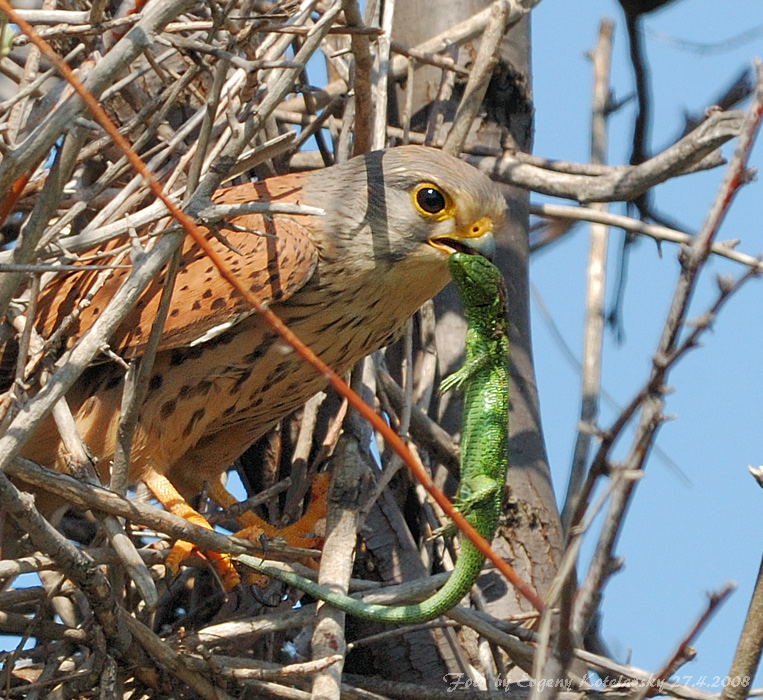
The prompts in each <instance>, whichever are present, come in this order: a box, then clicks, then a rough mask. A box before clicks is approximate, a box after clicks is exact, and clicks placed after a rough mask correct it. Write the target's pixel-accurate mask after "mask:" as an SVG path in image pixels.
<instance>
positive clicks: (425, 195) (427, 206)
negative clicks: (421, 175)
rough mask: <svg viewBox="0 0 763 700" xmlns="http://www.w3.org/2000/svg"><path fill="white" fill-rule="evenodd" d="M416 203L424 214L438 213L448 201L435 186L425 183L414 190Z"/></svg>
mask: <svg viewBox="0 0 763 700" xmlns="http://www.w3.org/2000/svg"><path fill="white" fill-rule="evenodd" d="M416 205H417V206H418V208H419V209H420V210H421V211H422V212H423V213H425V214H440V213H442V212H443V211H444V210H445V208H446V207H447V206H448V202H447V200H446V198H445V195H444V194H443V193H442V192H441V191H440V190H439V189H438V188H437V187H435V186H434V185H431V184H425V185H420V186H419V187H418V188H417V190H416Z"/></svg>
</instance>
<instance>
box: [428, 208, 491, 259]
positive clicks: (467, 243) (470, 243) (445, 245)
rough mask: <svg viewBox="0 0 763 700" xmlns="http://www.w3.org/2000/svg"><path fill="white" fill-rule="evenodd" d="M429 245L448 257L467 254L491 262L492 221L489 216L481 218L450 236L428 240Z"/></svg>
mask: <svg viewBox="0 0 763 700" xmlns="http://www.w3.org/2000/svg"><path fill="white" fill-rule="evenodd" d="M429 245H431V246H433V247H434V248H437V249H438V250H443V251H445V252H446V253H448V255H450V254H451V253H456V252H458V253H468V254H470V255H482V256H483V257H485V258H487V259H488V260H492V259H493V257H494V256H495V239H494V238H493V220H492V219H491V218H490V217H489V216H483V217H482V218H481V219H477V221H474V222H472V223H471V224H469V225H468V226H466V227H464V228H463V229H462V230H460V231H456V232H455V233H454V234H452V235H450V236H442V237H440V238H432V239H430V240H429Z"/></svg>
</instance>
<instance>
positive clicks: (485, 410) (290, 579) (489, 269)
mask: <svg viewBox="0 0 763 700" xmlns="http://www.w3.org/2000/svg"><path fill="white" fill-rule="evenodd" d="M448 267H449V269H450V273H451V276H452V277H453V281H454V282H455V284H456V287H457V288H458V291H459V294H460V296H461V301H462V303H463V305H464V310H465V312H466V316H467V318H468V320H469V327H468V330H467V332H466V359H465V361H464V364H463V366H462V367H461V368H460V369H458V370H456V372H454V373H453V374H452V375H450V376H449V377H447V378H446V379H445V380H444V381H443V382H442V384H441V386H440V388H441V390H442V391H447V390H448V389H451V388H454V387H458V388H462V389H463V391H464V412H463V426H462V431H461V433H462V434H461V484H460V486H459V490H458V495H457V498H456V504H457V505H458V509H459V510H460V511H461V512H462V513H463V514H464V516H465V517H466V519H467V520H468V521H469V522H470V523H471V525H473V526H474V528H475V529H476V530H477V532H479V533H480V535H482V536H483V537H484V538H485V539H486V540H487V541H488V542H489V541H490V540H492V538H493V536H494V534H495V530H496V528H497V527H498V519H499V517H500V514H501V502H502V497H503V490H504V482H505V480H506V470H507V468H508V416H509V378H508V354H509V341H508V337H507V334H506V323H507V321H506V301H505V291H504V286H503V279H502V278H501V273H500V272H499V271H498V269H497V268H496V267H495V266H494V265H493V264H492V263H490V262H489V261H488V260H487V259H486V258H483V257H481V256H478V255H467V254H465V253H453V254H451V256H450V257H449V258H448ZM236 558H237V559H238V560H239V561H241V562H242V563H243V564H245V565H246V566H248V567H250V568H252V569H254V570H255V571H257V572H259V573H261V574H266V575H267V576H271V577H273V578H275V579H278V580H280V581H283V582H284V583H287V584H289V585H290V586H294V587H295V588H299V589H300V590H302V591H305V592H306V593H309V594H310V595H312V596H314V597H316V598H320V599H321V600H324V601H326V602H327V603H329V604H331V605H333V606H334V607H337V608H339V609H340V610H343V611H344V612H346V613H349V614H350V615H354V616H356V617H362V618H365V619H367V620H373V621H376V622H388V623H401V624H402V623H406V624H410V623H415V622H425V621H427V620H433V619H434V618H436V617H438V616H439V615H442V614H443V613H445V612H447V611H448V610H450V609H451V608H452V607H453V606H455V605H456V604H457V603H458V602H459V601H460V600H461V599H462V598H463V597H464V596H465V595H466V594H467V593H468V592H469V590H470V589H471V587H472V586H473V585H474V582H475V581H476V580H477V577H478V576H479V573H480V570H481V569H482V563H483V560H484V557H483V556H482V554H481V553H480V552H479V551H478V550H477V549H476V548H475V547H474V545H473V544H472V543H471V542H470V541H469V540H468V539H466V538H463V541H462V543H461V553H460V555H459V557H458V560H457V562H456V565H455V567H454V569H453V572H452V573H451V575H450V577H449V578H448V580H447V582H446V583H445V585H444V586H443V587H442V588H441V589H440V590H439V591H437V593H435V594H434V595H432V596H431V597H429V598H427V599H426V600H424V601H422V602H421V603H416V604H413V605H399V606H389V605H372V604H368V603H363V602H361V601H359V600H356V599H355V598H351V597H349V596H346V595H343V594H340V593H336V592H334V591H332V590H330V589H329V588H326V587H324V586H321V585H319V584H317V583H315V582H314V581H310V580H309V579H306V578H303V577H302V576H299V575H297V574H294V573H290V572H286V571H282V570H279V569H276V568H274V567H270V566H268V565H267V564H265V563H264V562H263V560H261V559H257V558H254V557H251V556H248V555H245V554H241V555H238V556H237V557H236Z"/></svg>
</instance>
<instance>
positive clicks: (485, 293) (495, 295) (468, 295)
mask: <svg viewBox="0 0 763 700" xmlns="http://www.w3.org/2000/svg"><path fill="white" fill-rule="evenodd" d="M448 269H449V270H450V275H451V277H452V278H453V282H454V283H455V285H456V287H458V293H459V294H460V296H461V299H462V300H463V303H464V306H465V307H466V308H467V309H469V308H470V307H489V306H493V305H495V306H496V309H498V308H500V307H502V306H503V304H504V300H505V296H506V292H505V287H504V283H503V277H502V276H501V273H500V271H499V270H498V268H497V267H496V266H495V265H493V263H491V262H490V261H489V260H488V259H487V258H484V257H483V256H482V255H472V254H469V253H458V252H457V253H452V254H451V255H450V257H448Z"/></svg>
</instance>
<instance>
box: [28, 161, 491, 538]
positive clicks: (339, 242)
mask: <svg viewBox="0 0 763 700" xmlns="http://www.w3.org/2000/svg"><path fill="white" fill-rule="evenodd" d="M257 200H259V201H268V202H274V203H275V202H284V203H295V204H301V205H308V206H310V207H316V208H318V209H320V210H322V211H323V213H322V214H311V215H299V216H297V215H285V214H270V215H263V214H244V215H236V216H234V217H232V218H231V219H230V220H229V221H227V222H224V223H221V224H219V225H218V226H217V227H216V229H214V228H210V230H209V231H208V232H207V234H206V235H207V237H208V239H209V240H210V242H211V243H212V245H213V246H214V247H215V248H216V249H218V250H219V252H220V254H221V255H222V256H223V257H224V258H225V260H226V263H227V264H228V266H229V267H230V268H231V270H232V271H233V272H234V273H235V274H236V275H237V276H239V277H240V279H243V280H245V281H246V283H247V284H248V285H249V288H250V290H251V291H253V292H254V293H255V294H256V295H257V296H258V298H259V299H260V301H261V302H262V303H264V304H267V305H268V306H269V307H270V308H271V309H272V310H273V311H274V312H275V313H276V314H277V315H278V316H279V317H280V318H281V320H282V321H284V322H285V323H286V324H287V325H288V326H289V327H290V328H291V330H293V331H294V332H295V333H296V335H297V336H298V337H299V338H300V339H301V340H302V341H303V342H305V343H307V344H308V345H309V346H310V347H311V348H312V349H313V350H314V351H315V352H316V353H317V354H318V355H319V356H320V357H321V358H322V359H323V360H324V361H325V362H326V363H327V364H328V365H330V366H331V367H332V368H333V369H334V370H336V371H337V372H339V373H344V372H346V371H348V370H349V369H350V368H351V367H352V366H353V365H354V364H355V363H356V362H357V361H358V360H360V359H361V358H363V357H364V356H366V355H368V354H369V353H372V352H374V351H375V350H377V349H379V348H381V347H383V346H385V345H387V344H389V343H390V342H391V341H393V340H394V339H395V337H396V336H397V334H398V333H399V331H400V329H401V327H402V326H403V325H404V324H405V322H406V321H407V319H408V318H409V317H410V316H411V315H412V314H413V313H414V312H415V311H416V310H417V309H418V308H419V307H420V306H421V305H422V304H423V303H424V302H425V301H427V300H428V299H430V298H432V297H433V296H434V295H435V294H437V292H439V291H440V289H442V287H444V286H445V284H446V283H447V282H448V280H449V273H448V267H447V260H448V256H449V255H450V254H451V253H452V252H454V251H467V252H468V251H479V252H483V253H484V252H489V249H493V248H494V245H495V243H494V236H493V234H494V231H495V230H496V229H497V228H499V227H500V226H501V225H502V223H503V220H504V217H505V201H504V198H503V196H502V193H501V190H500V188H499V186H498V185H496V184H495V183H494V182H493V181H492V180H490V178H489V177H488V176H487V175H486V174H484V173H482V172H480V171H479V170H477V169H476V168H474V167H472V166H471V165H469V164H467V163H465V162H464V161H462V160H460V159H458V158H456V157H453V156H450V155H448V154H445V153H443V152H442V151H439V150H437V149H434V148H430V147H424V146H399V147H396V148H389V149H385V150H382V151H373V152H370V153H366V154H363V155H360V156H356V157H353V158H350V159H348V160H347V161H345V162H343V163H340V164H337V165H333V166H330V167H327V168H324V169H321V170H318V171H310V172H297V173H290V174H286V175H279V176H274V177H270V178H265V179H263V180H260V181H257V182H249V183H245V184H240V185H234V186H232V187H227V188H223V189H221V190H219V191H218V192H217V193H216V195H215V196H214V197H213V201H214V202H215V203H216V204H242V203H247V202H252V201H257ZM128 242H129V241H128V239H127V238H125V239H124V240H117V241H116V242H113V241H112V242H110V243H109V244H108V245H109V246H112V248H111V249H112V250H117V249H118V248H119V247H120V246H122V247H124V245H125V244H126V243H128ZM101 255H103V250H101ZM81 257H82V258H83V259H84V258H86V256H85V255H83V256H81ZM108 261H109V257H108V256H107V257H106V258H105V259H103V258H102V259H101V260H100V262H108ZM128 272H129V270H125V269H116V270H112V273H111V275H110V277H109V278H108V279H107V280H106V281H105V283H104V282H103V278H102V277H100V278H99V277H98V274H99V273H96V272H92V271H89V270H88V271H83V272H76V273H71V274H67V275H66V276H64V277H62V278H60V279H59V281H58V282H57V283H56V284H54V285H50V286H49V287H47V288H45V289H44V290H43V291H42V292H41V294H40V296H39V298H38V301H37V305H36V306H37V315H36V321H35V324H36V328H37V330H38V331H39V333H40V334H41V335H42V336H43V337H49V336H50V335H51V334H52V333H54V332H55V331H56V329H58V328H60V327H61V324H63V323H64V321H65V320H67V319H68V321H67V322H68V323H70V326H69V327H68V330H67V333H66V337H67V343H68V344H69V345H71V344H72V343H73V342H74V341H75V340H76V338H77V337H79V336H80V335H81V334H82V333H83V332H84V331H85V330H86V329H87V328H88V327H89V325H90V324H92V323H93V321H94V320H95V319H96V318H97V317H98V316H99V314H100V313H101V312H102V311H103V309H104V307H105V305H106V303H107V302H108V300H109V299H110V298H111V295H112V294H113V293H114V291H115V290H116V289H117V288H118V286H119V284H121V282H122V281H123V279H124V278H125V277H126V275H127V274H128ZM96 280H98V283H97V284H96ZM162 284H163V278H159V279H157V280H155V281H154V282H153V283H152V284H151V285H150V286H149V287H148V289H147V290H146V291H145V292H144V293H143V295H142V296H141V297H140V298H139V300H138V302H137V303H136V305H135V307H134V308H133V309H132V310H131V312H130V313H129V314H128V315H127V317H126V318H125V320H124V321H123V322H122V324H121V325H120V326H119V327H118V328H117V330H116V332H115V334H114V336H113V337H112V339H111V342H110V348H111V351H112V352H113V353H116V354H117V355H120V356H122V357H124V358H126V359H130V358H132V357H135V356H139V355H140V354H141V352H142V351H143V349H144V347H145V343H146V340H147V338H148V334H149V332H150V329H151V324H152V320H153V318H154V316H155V313H156V309H157V308H158V303H159V297H160V294H161V289H162ZM99 285H100V286H99ZM88 295H89V305H86V306H82V305H81V304H80V302H81V300H82V299H83V298H85V297H86V296H88ZM75 308H78V309H79V311H80V313H79V316H78V317H77V318H76V319H72V318H70V316H71V313H72V311H73V310H74V309H75ZM124 373H125V372H124V365H123V363H119V362H114V361H109V360H108V358H107V357H103V358H102V359H101V361H99V362H97V363H94V364H93V365H92V366H90V367H89V368H87V369H86V371H85V372H84V373H83V375H82V376H81V377H80V378H79V380H78V381H77V382H76V383H75V385H74V386H73V387H72V388H71V389H70V391H69V392H68V394H67V400H68V403H69V405H70V408H71V411H72V414H73V417H74V420H75V424H76V426H77V429H78V432H79V434H80V436H81V437H82V439H83V441H84V443H85V445H86V446H87V448H88V450H89V451H90V453H91V454H92V455H93V456H94V457H95V458H96V460H97V466H98V469H99V472H100V477H101V479H102V480H105V481H106V483H108V466H109V463H110V461H111V459H112V458H113V455H114V450H115V442H116V434H117V425H118V422H119V416H120V405H121V399H122V389H123V386H124ZM325 385H326V379H325V377H324V376H322V375H321V374H319V373H318V372H317V371H316V370H315V369H313V368H312V367H311V366H309V365H307V364H306V363H305V362H304V361H303V360H302V359H301V358H300V357H299V356H297V354H296V353H294V352H293V351H292V349H291V347H290V346H289V345H288V344H286V343H285V341H283V340H282V339H281V338H280V337H279V336H277V335H276V334H275V332H273V331H272V329H271V328H270V327H269V326H268V325H267V324H266V323H265V322H264V321H263V319H262V318H261V317H260V316H259V315H258V314H257V313H256V312H255V311H254V310H253V309H252V308H251V307H250V306H249V304H248V303H247V302H246V301H245V300H244V299H243V298H242V297H241V295H240V294H239V293H238V292H237V291H235V290H234V289H233V288H232V287H231V286H230V285H229V284H228V283H227V282H226V281H225V280H224V279H223V278H222V277H221V276H220V274H219V272H218V271H217V269H216V268H215V267H214V265H213V264H212V263H211V261H210V260H209V259H208V258H207V257H206V256H205V255H204V254H203V253H202V251H201V250H200V249H199V247H198V246H197V245H196V244H195V243H194V242H193V241H192V240H191V239H190V238H187V239H186V240H185V242H184V244H183V246H182V252H181V263H180V269H179V272H178V274H177V277H176V280H175V285H174V291H173V292H172V297H171V301H170V307H169V313H168V317H167V321H166V323H165V326H164V328H163V332H162V337H161V340H160V343H159V349H158V351H157V354H156V358H155V361H154V365H153V369H152V374H151V378H150V381H149V387H148V391H147V394H146V396H145V398H144V401H143V403H142V406H141V408H140V414H139V419H138V424H137V427H136V429H135V433H134V437H133V445H132V452H131V456H130V470H129V479H130V482H131V483H137V482H139V481H144V482H145V483H146V484H147V485H148V487H149V489H150V490H151V491H152V492H153V493H154V495H155V496H156V497H157V498H158V500H160V501H161V502H162V503H163V504H164V505H165V506H166V507H168V508H169V509H170V510H172V511H173V512H176V513H178V514H182V515H184V517H189V512H190V513H193V511H192V509H191V508H190V506H188V505H187V503H186V501H187V499H189V498H191V497H192V496H194V495H196V494H198V493H199V492H200V491H201V490H202V489H203V488H204V487H205V484H206V485H209V492H210V494H211V496H212V498H213V500H217V501H218V502H220V501H223V503H221V505H229V504H230V503H231V502H232V501H233V498H232V496H230V495H227V494H226V492H225V491H224V489H223V487H222V484H221V481H220V477H221V475H222V474H223V472H224V471H225V470H226V469H227V468H228V467H229V465H230V464H231V462H233V461H234V460H235V459H236V458H238V457H239V456H240V455H241V454H242V453H243V452H244V451H245V450H246V449H247V448H248V447H249V446H250V445H252V444H253V443H254V442H255V441H256V440H257V439H258V438H260V437H261V436H262V435H264V434H265V433H266V432H267V431H268V430H269V429H271V428H272V427H273V426H274V425H275V424H276V423H277V422H278V421H279V420H280V419H281V418H283V417H284V416H286V415H288V414H289V413H290V412H292V411H294V410H295V409H297V408H298V407H300V406H301V405H302V404H304V403H305V401H307V400H308V399H309V398H310V397H311V396H312V395H314V394H315V393H316V392H318V391H320V390H322V389H323V388H324V387H325ZM22 456H24V457H26V458H27V459H30V460H33V461H35V462H37V463H39V464H42V465H44V466H46V467H50V468H53V469H56V470H58V471H61V472H66V471H67V468H68V467H67V455H66V451H65V448H64V446H63V444H62V443H61V440H60V438H59V436H58V433H57V429H56V426H55V424H54V422H53V420H52V419H50V418H49V419H47V420H46V421H45V422H44V423H43V424H42V426H41V427H40V428H39V429H38V430H37V432H36V433H35V435H34V436H33V437H32V439H31V440H30V441H29V442H28V443H27V445H26V446H25V447H24V449H23V451H22ZM199 518H200V516H199ZM190 519H193V518H192V517H191V518H190ZM313 519H314V518H313ZM202 520H203V519H202ZM244 522H245V523H249V524H251V523H252V522H253V521H252V520H246V521H244ZM296 529H297V530H299V531H300V532H301V530H300V528H299V527H297V528H296ZM265 534H266V535H268V536H270V534H272V533H270V531H268V530H266V532H265Z"/></svg>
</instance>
